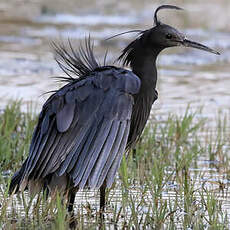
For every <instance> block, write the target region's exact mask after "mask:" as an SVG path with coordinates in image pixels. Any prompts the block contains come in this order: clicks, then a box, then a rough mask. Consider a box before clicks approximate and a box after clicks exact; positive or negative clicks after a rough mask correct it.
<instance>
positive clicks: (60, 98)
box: [10, 5, 217, 211]
mask: <svg viewBox="0 0 230 230" xmlns="http://www.w3.org/2000/svg"><path fill="white" fill-rule="evenodd" d="M164 8H170V9H179V8H178V7H174V6H167V5H166V6H161V7H159V8H158V9H157V10H156V13H155V16H154V19H155V24H156V26H154V27H153V28H151V29H149V30H145V31H142V32H140V34H139V36H138V38H137V39H136V40H134V41H133V42H131V43H130V44H129V45H128V46H127V47H126V48H125V49H124V50H123V52H122V54H121V56H120V57H119V60H120V61H122V62H123V64H124V65H129V66H130V67H131V69H132V71H129V70H126V69H123V68H117V67H114V66H100V65H99V64H98V63H97V61H96V59H95V57H94V54H93V50H92V46H91V44H90V39H88V40H86V42H85V43H86V44H85V49H83V48H82V47H80V49H79V51H78V52H76V51H74V49H73V47H72V45H71V43H70V42H69V49H70V51H67V49H66V48H65V47H64V46H63V45H59V46H58V45H56V44H54V48H55V54H56V60H57V62H58V64H59V66H60V67H61V68H62V69H63V71H64V72H65V73H66V74H67V76H66V77H62V78H60V79H61V80H63V81H66V82H67V84H66V85H65V86H64V87H62V88H61V89H59V90H57V91H56V92H55V93H54V94H53V95H52V96H50V98H49V99H48V100H47V101H46V103H45V104H44V106H43V108H42V111H41V113H40V116H39V120H38V124H37V127H36V128H35V131H34V134H33V138H32V142H31V146H30V150H29V156H28V158H27V159H26V161H25V162H24V163H23V166H22V168H21V169H20V170H19V171H18V172H16V173H15V175H14V176H13V178H12V181H11V184H10V192H11V193H12V192H13V191H14V192H17V191H18V190H19V189H21V190H23V189H25V188H26V187H27V186H28V187H29V188H31V189H32V190H36V191H34V192H37V191H40V190H41V189H42V188H45V187H47V188H48V190H49V191H50V192H51V193H52V192H53V191H55V188H56V189H59V190H62V191H63V192H68V194H69V202H70V208H69V210H70V211H71V210H72V203H73V202H74V197H75V193H76V191H77V190H78V189H83V188H89V189H96V188H100V189H101V203H100V205H101V208H103V207H104V190H105V188H107V187H110V186H111V185H112V183H113V181H114V178H115V174H116V172H117V170H118V168H119V165H120V162H121V159H122V156H123V153H124V152H125V151H127V150H128V149H129V148H131V147H132V146H133V144H134V143H135V142H136V141H137V139H138V138H139V137H140V135H141V133H142V131H143V129H144V127H145V124H146V122H147V119H148V117H149V114H150V110H151V107H152V104H153V103H154V101H155V100H156V99H157V95H158V94H157V91H156V89H155V88H156V82H157V69H156V58H157V56H158V54H159V53H160V52H161V51H162V50H163V49H165V48H167V47H172V46H181V45H183V46H190V47H194V48H198V49H203V50H206V51H209V52H212V53H216V54H217V52H216V51H213V50H212V49H210V48H208V47H206V46H203V45H201V44H198V43H195V42H191V41H189V40H187V39H185V36H184V35H183V34H181V33H180V32H178V31H177V30H176V29H174V28H172V27H170V26H168V25H165V24H162V23H161V22H159V21H158V20H157V12H158V11H159V10H160V9H164Z"/></svg>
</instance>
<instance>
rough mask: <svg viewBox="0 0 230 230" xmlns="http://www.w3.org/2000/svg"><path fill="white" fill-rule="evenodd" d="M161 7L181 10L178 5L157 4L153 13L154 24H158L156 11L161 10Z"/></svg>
mask: <svg viewBox="0 0 230 230" xmlns="http://www.w3.org/2000/svg"><path fill="white" fill-rule="evenodd" d="M163 9H174V10H183V9H182V8H180V7H178V6H173V5H162V6H159V7H158V8H157V9H156V10H155V13H154V23H155V25H156V26H157V25H159V24H160V21H159V20H158V18H157V13H158V11H160V10H163Z"/></svg>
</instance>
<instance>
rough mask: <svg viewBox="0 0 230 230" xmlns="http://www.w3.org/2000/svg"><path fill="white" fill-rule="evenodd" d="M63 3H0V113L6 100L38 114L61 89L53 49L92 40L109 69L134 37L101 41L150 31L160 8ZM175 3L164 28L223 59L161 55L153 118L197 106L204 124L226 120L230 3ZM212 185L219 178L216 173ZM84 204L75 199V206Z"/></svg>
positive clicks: (174, 52)
mask: <svg viewBox="0 0 230 230" xmlns="http://www.w3.org/2000/svg"><path fill="white" fill-rule="evenodd" d="M64 2H65V1H61V0H58V1H57V0H50V1H45V0H40V1H32V0H29V1H17V0H11V1H1V2H0V60H1V61H0V109H3V108H4V107H5V106H6V104H7V103H8V102H9V100H11V99H22V100H23V109H24V110H26V109H27V106H28V102H31V101H32V102H34V103H35V104H37V107H36V108H37V110H38V111H39V110H40V108H41V106H42V104H43V103H44V102H45V100H46V99H47V97H48V95H47V94H44V93H45V92H47V91H50V90H54V89H57V88H58V87H60V86H61V85H60V83H56V82H55V81H54V80H53V79H52V78H51V77H52V76H57V75H63V74H62V72H61V71H60V69H59V68H58V67H57V64H56V63H55V61H54V60H53V54H52V49H51V47H50V42H51V41H53V40H56V41H60V40H64V41H65V40H67V39H68V38H70V39H71V41H72V42H73V43H74V44H75V45H76V47H77V46H78V45H79V43H80V41H81V40H82V39H84V37H85V36H88V34H89V33H90V36H91V38H93V40H94V41H95V53H96V56H97V57H98V59H99V60H100V61H103V57H104V54H105V51H106V49H108V51H109V53H108V60H109V61H110V62H113V61H114V60H115V59H116V58H117V57H118V55H119V52H120V51H121V50H122V49H123V48H124V47H125V46H126V45H127V44H128V42H129V41H130V40H132V39H133V38H135V36H134V35H133V34H128V35H125V36H121V37H118V38H115V39H113V40H110V41H109V42H105V41H104V39H106V38H108V37H110V36H112V35H114V34H116V33H120V32H123V31H127V30H131V29H146V28H149V26H152V24H153V20H152V17H153V9H154V8H155V7H156V6H157V5H159V4H161V3H162V2H163V3H164V4H165V1H154V2H155V4H153V3H152V2H153V1H150V0H144V1H137V0H135V1H131V0H125V1H122V2H121V3H119V4H117V2H116V1H109V2H108V1H105V0H97V1H89V0H88V1H74V0H72V1H71V0H69V1H68V2H67V3H66V2H65V3H64ZM170 3H171V2H170ZM173 3H174V4H177V5H179V6H181V7H183V8H185V9H186V11H184V12H171V11H165V12H163V11H162V13H160V14H159V15H160V18H162V21H164V22H166V23H170V24H171V25H175V26H176V27H177V28H179V29H180V30H182V31H184V32H185V33H186V34H187V36H188V37H190V38H192V39H193V40H196V41H199V42H202V43H204V44H206V45H208V46H210V47H212V48H214V49H216V50H218V51H220V52H221V56H216V55H213V54H209V53H205V52H202V51H199V50H192V49H185V48H171V49H168V50H166V51H164V52H162V54H161V55H160V57H159V59H158V75H159V77H158V79H159V81H158V85H157V90H158V92H159V99H158V101H157V102H156V103H155V105H154V107H153V111H152V112H153V114H154V115H156V117H157V119H158V120H162V119H163V118H164V116H165V115H166V114H168V113H169V112H170V113H181V114H184V111H185V109H186V107H187V105H188V103H190V108H191V109H192V110H196V109H197V108H200V107H201V106H203V112H202V116H204V117H206V118H209V119H211V120H213V118H215V117H216V115H217V113H218V111H219V110H221V111H224V112H227V113H229V109H230V68H229V64H230V27H229V21H230V14H229V12H230V1H228V0H218V1H217V0H216V1H215V0H210V1H208V2H207V1H205V3H204V1H202V0H197V1H182V0H181V1H179V0H175V1H173ZM207 12H208V13H207ZM169 17H170V19H169ZM205 161H206V160H204V161H203V160H201V161H200V162H201V165H200V168H199V169H198V170H200V171H202V170H204V169H205V170H208V169H209V167H206V168H205V167H204V165H203V163H204V162H205ZM194 170H195V169H194ZM216 177H217V178H219V177H221V176H220V175H219V174H218V173H217V174H216ZM212 180H215V176H214V177H213V174H212V177H211V179H210V181H212ZM217 180H218V179H217ZM210 181H209V182H210ZM210 183H211V182H210ZM225 183H226V184H228V183H229V182H228V181H225ZM116 194H118V192H116ZM84 196H85V195H84V194H81V193H79V200H80V201H82V197H84ZM91 196H92V197H94V195H89V197H88V198H87V199H88V201H90V199H91V198H90V197H91ZM166 197H167V194H166ZM93 199H94V198H93ZM226 207H229V202H226ZM226 209H228V208H226Z"/></svg>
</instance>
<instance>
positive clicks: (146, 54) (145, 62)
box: [130, 49, 161, 90]
mask: <svg viewBox="0 0 230 230" xmlns="http://www.w3.org/2000/svg"><path fill="white" fill-rule="evenodd" d="M160 51H161V50H160V49H151V50H147V49H143V50H141V52H138V54H137V55H135V58H133V59H132V61H131V62H130V66H131V68H132V71H133V72H134V73H135V74H136V75H137V76H138V77H139V78H140V79H141V89H142V90H155V88H156V83H157V69H156V59H157V56H158V54H159V53H160Z"/></svg>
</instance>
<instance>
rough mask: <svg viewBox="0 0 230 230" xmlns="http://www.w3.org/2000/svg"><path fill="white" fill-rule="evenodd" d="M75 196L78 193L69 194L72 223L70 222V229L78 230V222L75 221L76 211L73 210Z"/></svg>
mask: <svg viewBox="0 0 230 230" xmlns="http://www.w3.org/2000/svg"><path fill="white" fill-rule="evenodd" d="M75 195H76V191H73V190H70V191H69V193H68V204H67V207H68V212H69V214H70V222H69V228H70V229H76V226H77V222H76V221H75V220H74V209H73V205H74V200H75Z"/></svg>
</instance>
